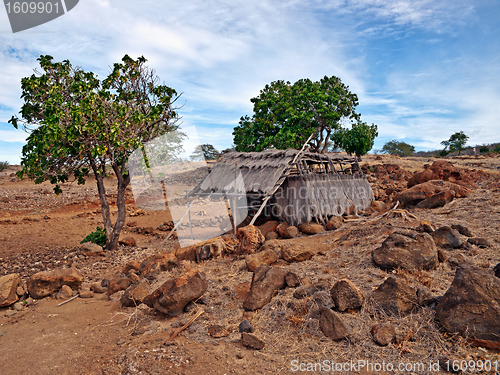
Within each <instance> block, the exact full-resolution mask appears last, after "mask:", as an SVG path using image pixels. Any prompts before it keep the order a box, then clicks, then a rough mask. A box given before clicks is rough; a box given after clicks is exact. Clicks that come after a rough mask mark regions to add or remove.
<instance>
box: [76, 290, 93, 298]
mask: <svg viewBox="0 0 500 375" xmlns="http://www.w3.org/2000/svg"><path fill="white" fill-rule="evenodd" d="M79 295H80V297H81V298H92V297H94V292H93V291H92V290H80V293H79Z"/></svg>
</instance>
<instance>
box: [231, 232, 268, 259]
mask: <svg viewBox="0 0 500 375" xmlns="http://www.w3.org/2000/svg"><path fill="white" fill-rule="evenodd" d="M236 238H237V239H238V240H239V241H240V242H239V244H238V246H237V249H236V253H237V254H253V253H255V252H256V251H257V250H258V249H259V248H260V247H261V246H262V244H263V243H264V242H265V241H266V238H265V237H264V236H263V235H262V233H261V232H260V230H259V229H258V228H257V227H256V226H254V225H247V226H246V227H242V228H238V231H237V233H236Z"/></svg>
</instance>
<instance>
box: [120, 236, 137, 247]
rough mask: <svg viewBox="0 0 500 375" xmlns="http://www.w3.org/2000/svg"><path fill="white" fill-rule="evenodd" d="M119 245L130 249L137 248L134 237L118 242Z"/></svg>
mask: <svg viewBox="0 0 500 375" xmlns="http://www.w3.org/2000/svg"><path fill="white" fill-rule="evenodd" d="M118 244H120V245H123V246H129V247H136V246H137V242H136V241H135V238H134V237H125V238H124V239H122V240H120V241H118Z"/></svg>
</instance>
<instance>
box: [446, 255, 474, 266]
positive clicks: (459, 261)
mask: <svg viewBox="0 0 500 375" xmlns="http://www.w3.org/2000/svg"><path fill="white" fill-rule="evenodd" d="M447 262H448V264H449V265H450V266H451V268H453V269H455V268H457V267H462V266H464V265H466V264H467V263H469V262H468V260H467V258H466V257H465V255H463V254H460V253H459V254H453V255H452V256H451V257H449V258H448V260H447Z"/></svg>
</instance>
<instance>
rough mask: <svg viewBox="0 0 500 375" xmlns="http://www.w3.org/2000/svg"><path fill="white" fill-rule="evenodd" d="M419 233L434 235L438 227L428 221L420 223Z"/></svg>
mask: <svg viewBox="0 0 500 375" xmlns="http://www.w3.org/2000/svg"><path fill="white" fill-rule="evenodd" d="M416 230H417V231H418V232H425V233H432V232H434V231H435V230H436V226H435V225H434V224H432V223H429V222H427V221H424V220H422V221H420V225H419V226H418V227H417V228H416Z"/></svg>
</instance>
